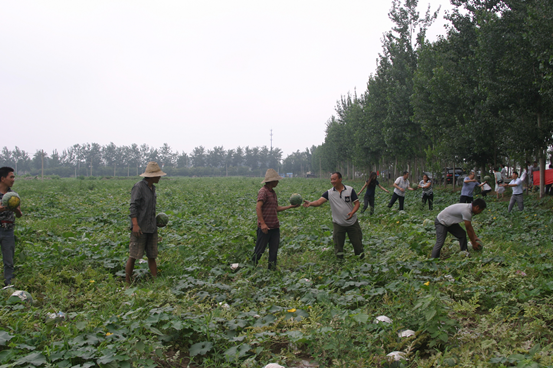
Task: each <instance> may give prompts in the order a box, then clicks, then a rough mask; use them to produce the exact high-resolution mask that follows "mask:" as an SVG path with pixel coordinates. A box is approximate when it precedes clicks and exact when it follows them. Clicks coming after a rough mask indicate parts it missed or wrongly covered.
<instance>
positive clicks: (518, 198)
mask: <svg viewBox="0 0 553 368" xmlns="http://www.w3.org/2000/svg"><path fill="white" fill-rule="evenodd" d="M511 178H512V180H511V181H510V182H509V184H503V185H502V186H503V187H513V195H512V196H511V200H510V201H509V209H508V211H509V213H510V212H511V211H512V210H513V206H514V205H515V202H517V205H518V210H519V211H522V210H523V209H524V198H523V195H522V192H523V189H522V184H523V183H524V181H523V180H522V179H519V177H518V172H516V171H513V175H511Z"/></svg>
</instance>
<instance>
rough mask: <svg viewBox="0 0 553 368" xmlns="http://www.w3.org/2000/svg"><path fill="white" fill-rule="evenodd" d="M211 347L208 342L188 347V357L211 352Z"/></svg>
mask: <svg viewBox="0 0 553 368" xmlns="http://www.w3.org/2000/svg"><path fill="white" fill-rule="evenodd" d="M212 347H213V344H212V343H211V342H209V341H203V342H199V343H197V344H194V345H192V346H191V347H190V356H196V355H205V354H207V353H208V352H209V351H210V350H211V348H212Z"/></svg>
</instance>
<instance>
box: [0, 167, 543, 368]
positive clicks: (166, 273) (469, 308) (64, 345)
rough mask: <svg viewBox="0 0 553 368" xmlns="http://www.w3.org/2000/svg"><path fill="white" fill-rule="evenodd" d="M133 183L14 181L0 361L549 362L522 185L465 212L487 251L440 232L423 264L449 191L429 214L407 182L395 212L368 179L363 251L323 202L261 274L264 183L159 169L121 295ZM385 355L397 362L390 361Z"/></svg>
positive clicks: (302, 213) (301, 182)
mask: <svg viewBox="0 0 553 368" xmlns="http://www.w3.org/2000/svg"><path fill="white" fill-rule="evenodd" d="M137 180H138V178H131V179H109V180H89V179H86V180H77V179H62V180H59V179H58V180H46V181H44V182H41V181H40V180H23V179H22V178H18V179H17V180H16V183H15V185H14V187H13V189H14V190H15V191H16V192H18V193H19V195H20V196H21V208H22V211H23V213H24V217H23V218H21V219H18V220H17V228H16V237H17V243H16V255H15V259H16V278H15V288H12V289H5V290H3V291H2V294H1V296H0V368H3V367H39V366H40V367H81V368H85V367H187V366H190V367H252V368H254V367H264V366H265V365H267V364H268V363H278V364H280V365H282V366H284V367H288V368H291V367H297V368H299V367H304V368H305V367H392V366H394V367H510V366H516V367H553V333H552V324H553V308H552V306H553V251H552V242H553V241H552V239H553V229H552V228H553V216H552V212H551V206H552V202H553V201H551V200H548V199H546V200H539V199H537V197H536V195H535V194H532V195H530V196H527V195H525V210H524V211H523V212H518V211H517V210H514V211H513V212H512V213H511V214H507V205H508V202H507V199H506V200H505V201H496V199H495V197H493V196H492V197H489V196H488V201H487V203H488V208H487V209H486V210H485V212H484V213H482V214H480V215H477V216H475V217H474V221H473V226H474V228H475V230H476V233H477V235H478V236H479V237H480V238H481V239H482V241H483V242H484V250H483V251H482V252H474V251H472V250H471V251H470V254H471V257H469V258H467V257H466V256H465V255H464V254H461V253H460V252H459V245H458V243H457V241H456V240H455V239H453V238H452V237H451V235H450V236H448V238H447V240H446V244H445V246H444V248H443V250H442V259H441V260H431V259H429V256H430V253H431V249H432V246H433V245H434V240H435V230H434V225H433V219H434V218H435V216H436V214H437V213H438V212H439V211H440V210H442V209H443V208H445V207H446V206H448V205H450V204H453V203H456V202H457V201H458V198H459V193H458V192H457V193H452V192H450V191H449V190H448V191H444V190H440V189H438V190H435V193H434V197H435V201H434V210H433V211H429V210H428V208H426V209H424V208H422V206H421V204H420V194H421V193H420V190H419V191H416V192H411V191H409V192H408V193H407V194H406V200H405V211H401V212H400V211H398V210H397V204H396V205H395V206H394V208H393V209H391V210H390V209H388V208H387V207H386V204H387V202H388V201H389V199H390V195H389V194H387V193H385V192H383V191H381V190H379V189H377V191H376V209H375V214H374V215H373V216H369V211H367V212H366V213H365V214H359V221H360V224H361V228H362V229H363V243H364V246H365V258H364V259H359V258H356V257H355V256H354V255H353V249H352V246H351V244H349V243H347V242H346V247H345V249H346V250H347V253H346V256H345V259H344V260H343V261H339V260H337V259H336V258H335V256H334V251H333V243H332V231H331V229H332V223H331V215H330V206H329V204H328V203H327V204H325V205H323V206H322V207H319V208H307V209H306V208H303V207H299V208H294V209H290V210H287V211H284V212H281V213H279V219H280V223H281V244H280V250H279V258H278V269H277V271H269V270H267V268H266V267H267V251H266V253H265V254H264V256H263V258H262V259H261V261H260V263H259V265H258V266H257V267H254V266H252V265H251V264H250V262H249V259H250V257H251V255H252V252H253V249H254V245H255V234H256V215H255V202H256V198H257V191H258V190H259V188H260V187H261V184H260V182H261V180H262V179H261V178H182V179H181V178H168V179H165V178H164V179H162V180H161V181H160V183H159V184H158V185H157V195H158V197H157V210H158V212H165V213H166V214H167V215H168V216H169V223H168V225H167V227H165V228H163V229H161V230H160V231H159V233H160V236H161V237H162V240H161V242H160V244H159V250H160V254H159V257H158V267H159V276H158V278H157V279H152V278H151V277H150V275H149V270H148V265H147V262H145V260H144V261H143V262H139V261H137V262H136V267H135V278H136V280H135V283H134V284H133V285H131V286H130V287H129V288H126V287H125V286H126V285H125V283H124V265H125V262H126V259H127V257H128V242H129V230H128V225H129V220H128V212H129V199H130V189H131V188H132V185H133V184H134V183H135V182H136V181H137ZM344 182H345V183H346V184H353V186H354V188H355V189H356V190H359V189H360V188H361V186H362V184H363V183H362V182H361V181H358V182H353V183H352V182H347V181H344ZM383 185H384V186H385V187H387V188H390V185H386V184H384V183H383ZM330 187H331V185H330V182H329V180H322V179H321V180H319V179H300V178H298V179H284V180H282V181H281V182H280V184H279V185H278V187H277V188H276V189H275V190H276V192H277V194H278V197H279V202H280V204H281V205H283V206H285V205H288V199H289V198H290V196H291V195H292V194H293V193H299V194H301V196H302V197H303V198H304V199H307V200H310V201H312V200H316V199H318V198H320V196H321V194H322V193H323V192H324V191H325V190H327V189H329V188H330ZM508 195H510V191H508ZM515 207H516V206H515ZM425 220H428V221H425ZM16 290H23V291H26V292H28V293H30V295H31V296H32V298H33V302H32V303H30V302H25V301H21V302H19V301H17V300H14V298H13V297H12V298H10V296H11V295H12V293H13V292H14V291H16ZM379 316H387V317H388V318H389V319H390V320H391V323H386V322H379V323H376V318H377V317H379ZM404 330H412V331H414V335H412V336H407V337H400V335H409V334H405V333H403V334H402V332H404ZM394 351H401V352H403V353H404V355H403V356H404V357H405V360H402V361H398V362H392V361H390V360H388V359H389V358H388V357H387V356H386V355H387V354H389V353H391V352H394Z"/></svg>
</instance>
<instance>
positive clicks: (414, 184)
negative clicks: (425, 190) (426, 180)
mask: <svg viewBox="0 0 553 368" xmlns="http://www.w3.org/2000/svg"><path fill="white" fill-rule="evenodd" d="M411 188H413V189H418V188H419V183H413V184H411Z"/></svg>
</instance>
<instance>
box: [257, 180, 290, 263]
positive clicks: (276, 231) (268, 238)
mask: <svg viewBox="0 0 553 368" xmlns="http://www.w3.org/2000/svg"><path fill="white" fill-rule="evenodd" d="M281 179H282V177H281V176H280V175H278V173H277V172H276V171H275V170H274V169H267V172H266V173H265V179H264V180H263V181H262V182H261V184H264V185H263V186H262V187H261V189H259V191H258V192H257V203H256V205H255V213H256V214H257V240H256V242H255V249H254V251H253V257H252V261H253V263H254V264H255V265H257V263H258V262H259V259H260V258H261V256H262V255H263V253H264V252H265V248H267V245H269V269H270V270H275V269H276V265H277V255H278V246H279V244H280V223H279V221H278V216H277V213H278V212H282V211H285V210H288V209H290V208H296V207H299V206H300V205H299V204H296V205H290V206H279V205H278V200H277V195H276V192H275V191H274V188H276V186H277V185H278V182H279V180H281Z"/></svg>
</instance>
